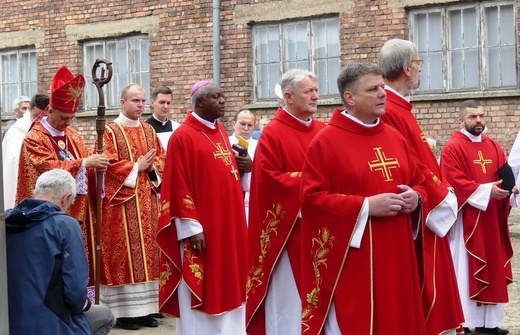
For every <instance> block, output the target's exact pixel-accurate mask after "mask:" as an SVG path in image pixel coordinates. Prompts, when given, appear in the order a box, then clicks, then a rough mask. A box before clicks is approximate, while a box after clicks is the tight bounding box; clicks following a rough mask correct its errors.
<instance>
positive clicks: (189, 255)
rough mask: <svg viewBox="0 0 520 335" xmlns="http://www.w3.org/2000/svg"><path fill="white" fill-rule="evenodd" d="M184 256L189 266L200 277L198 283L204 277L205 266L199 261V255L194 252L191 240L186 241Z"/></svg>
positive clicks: (196, 276) (194, 274)
mask: <svg viewBox="0 0 520 335" xmlns="http://www.w3.org/2000/svg"><path fill="white" fill-rule="evenodd" d="M184 258H185V260H186V261H188V267H189V268H190V270H191V273H192V274H193V276H194V277H195V278H197V279H198V282H197V284H200V282H201V281H202V280H203V279H204V266H203V265H202V264H199V263H197V259H199V258H200V257H198V255H197V254H196V253H194V252H193V248H191V247H190V246H189V242H186V243H184Z"/></svg>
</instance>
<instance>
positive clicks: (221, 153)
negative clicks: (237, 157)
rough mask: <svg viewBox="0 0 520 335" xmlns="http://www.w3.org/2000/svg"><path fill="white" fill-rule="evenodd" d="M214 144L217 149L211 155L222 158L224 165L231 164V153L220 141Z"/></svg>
mask: <svg viewBox="0 0 520 335" xmlns="http://www.w3.org/2000/svg"><path fill="white" fill-rule="evenodd" d="M215 146H216V147H217V151H215V152H214V153H213V157H215V159H217V158H220V159H222V161H223V162H224V164H225V165H231V153H230V152H229V151H227V150H225V149H224V148H223V147H222V143H217V144H216V145H215Z"/></svg>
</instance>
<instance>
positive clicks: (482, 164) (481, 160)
mask: <svg viewBox="0 0 520 335" xmlns="http://www.w3.org/2000/svg"><path fill="white" fill-rule="evenodd" d="M478 158H479V159H475V160H474V161H473V164H480V167H481V168H482V172H483V173H484V174H486V173H487V171H486V164H492V163H493V160H491V159H484V155H483V154H482V151H480V150H479V151H478Z"/></svg>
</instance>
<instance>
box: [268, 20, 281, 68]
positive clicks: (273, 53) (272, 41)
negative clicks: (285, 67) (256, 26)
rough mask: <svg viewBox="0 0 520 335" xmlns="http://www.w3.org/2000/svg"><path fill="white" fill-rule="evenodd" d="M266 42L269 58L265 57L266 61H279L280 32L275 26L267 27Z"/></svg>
mask: <svg viewBox="0 0 520 335" xmlns="http://www.w3.org/2000/svg"><path fill="white" fill-rule="evenodd" d="M268 43H269V44H268V46H269V48H268V55H269V58H267V61H269V62H277V63H280V33H279V31H278V28H277V27H271V28H269V41H268Z"/></svg>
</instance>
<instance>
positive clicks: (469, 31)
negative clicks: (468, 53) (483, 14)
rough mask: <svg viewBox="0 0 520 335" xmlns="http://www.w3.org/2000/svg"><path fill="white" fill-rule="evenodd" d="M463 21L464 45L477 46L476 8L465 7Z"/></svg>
mask: <svg viewBox="0 0 520 335" xmlns="http://www.w3.org/2000/svg"><path fill="white" fill-rule="evenodd" d="M462 20H463V22H464V28H463V32H464V35H463V36H464V46H465V47H466V48H468V47H477V46H478V37H477V36H478V35H477V34H478V27H477V10H476V8H466V9H464V12H463V18H462Z"/></svg>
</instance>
